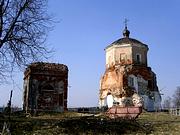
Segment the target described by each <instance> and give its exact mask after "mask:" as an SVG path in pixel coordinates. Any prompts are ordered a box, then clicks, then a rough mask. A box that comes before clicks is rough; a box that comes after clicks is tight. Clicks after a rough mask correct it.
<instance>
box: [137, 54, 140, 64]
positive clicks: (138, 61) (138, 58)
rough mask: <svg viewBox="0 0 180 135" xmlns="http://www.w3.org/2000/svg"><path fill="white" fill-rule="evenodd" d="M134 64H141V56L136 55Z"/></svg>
mask: <svg viewBox="0 0 180 135" xmlns="http://www.w3.org/2000/svg"><path fill="white" fill-rule="evenodd" d="M136 62H137V63H138V64H139V63H141V54H136Z"/></svg>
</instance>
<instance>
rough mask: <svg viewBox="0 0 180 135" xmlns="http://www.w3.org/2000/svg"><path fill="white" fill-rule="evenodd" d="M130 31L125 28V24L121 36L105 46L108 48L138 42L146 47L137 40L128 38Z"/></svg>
mask: <svg viewBox="0 0 180 135" xmlns="http://www.w3.org/2000/svg"><path fill="white" fill-rule="evenodd" d="M129 35H130V31H129V30H128V29H127V26H126V27H125V29H124V30H123V36H124V37H123V38H120V39H118V40H116V41H114V42H113V43H111V44H110V45H109V46H107V47H106V48H109V47H111V46H113V45H124V44H131V45H133V44H140V45H142V46H145V47H148V46H147V45H146V44H144V43H142V42H140V41H139V40H136V39H134V38H130V37H129Z"/></svg>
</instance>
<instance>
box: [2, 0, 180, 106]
mask: <svg viewBox="0 0 180 135" xmlns="http://www.w3.org/2000/svg"><path fill="white" fill-rule="evenodd" d="M48 12H49V13H50V14H52V15H53V16H54V18H55V20H57V21H58V22H59V23H56V24H55V27H54V30H53V31H51V32H50V33H49V37H48V40H47V44H48V45H49V46H50V47H53V48H54V50H55V51H56V52H55V53H54V56H53V57H52V58H50V60H49V62H55V63H63V64H65V65H67V66H68V68H69V79H68V80H69V87H68V106H69V107H79V106H97V105H98V95H99V80H100V77H101V76H102V75H103V73H104V71H105V52H104V48H105V47H106V46H108V45H109V44H111V43H112V42H113V41H115V40H117V39H119V38H122V31H123V29H124V24H123V21H124V19H125V18H127V19H128V20H129V22H128V29H129V30H130V32H131V34H130V37H131V38H135V39H137V40H139V41H141V42H143V43H145V44H147V45H148V47H149V52H148V65H149V66H150V67H151V68H152V70H153V71H154V72H155V73H156V75H157V82H158V86H159V89H160V90H162V91H161V92H162V93H163V94H164V95H163V98H164V97H167V96H172V94H173V92H174V91H175V89H176V87H177V86H180V70H179V69H180V68H179V67H180V60H179V58H180V57H179V56H180V53H179V51H180V1H179V0H171V1H170V0H168V1H165V0H146V1H145V0H136V1H134V0H49V5H48ZM13 79H14V80H15V81H14V84H13V81H12V80H10V82H11V83H9V84H7V85H5V84H4V85H0V89H1V92H0V106H2V105H5V104H6V103H7V101H8V98H9V93H10V90H11V89H13V90H14V93H13V99H12V100H13V104H14V105H16V106H22V95H23V73H22V72H18V73H17V75H15V76H14V78H13Z"/></svg>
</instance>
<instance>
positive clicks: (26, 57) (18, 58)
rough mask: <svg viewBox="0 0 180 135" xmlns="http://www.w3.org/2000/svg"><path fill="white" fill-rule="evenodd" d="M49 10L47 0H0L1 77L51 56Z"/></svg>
mask: <svg viewBox="0 0 180 135" xmlns="http://www.w3.org/2000/svg"><path fill="white" fill-rule="evenodd" d="M46 8H47V0H0V76H3V73H4V72H3V71H5V70H6V71H11V70H12V69H13V68H14V66H18V67H23V66H25V65H27V64H29V63H31V62H34V61H38V60H41V58H42V59H43V58H46V57H47V56H48V54H49V53H50V51H49V50H48V49H47V47H46V46H45V45H44V43H45V41H46V38H47V33H48V31H49V30H50V28H51V26H52V18H51V17H49V15H48V14H47V9H46ZM3 67H6V69H4V68H3ZM0 79H1V78H0Z"/></svg>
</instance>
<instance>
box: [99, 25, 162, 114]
mask: <svg viewBox="0 0 180 135" xmlns="http://www.w3.org/2000/svg"><path fill="white" fill-rule="evenodd" d="M129 35H130V31H129V30H128V29H127V24H126V25H125V29H124V31H123V38H120V39H118V40H117V41H114V42H113V43H112V44H110V45H108V46H107V47H106V48H105V52H106V70H105V73H104V75H103V76H102V77H101V80H100V91H99V106H100V107H103V106H106V105H107V103H106V97H107V95H108V94H109V93H110V94H111V95H112V96H113V97H114V101H116V100H118V98H120V97H131V96H132V92H136V93H138V95H140V97H141V98H142V99H143V107H144V109H146V110H147V111H155V110H157V109H160V106H161V95H160V93H159V90H158V86H157V82H156V74H155V73H154V72H153V71H152V70H151V67H149V66H148V62H147V52H148V50H149V48H148V45H146V44H144V43H142V42H140V41H138V40H136V39H133V38H130V37H129Z"/></svg>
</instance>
